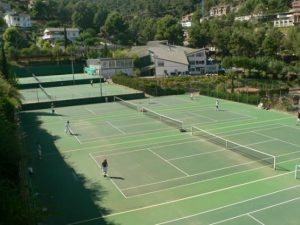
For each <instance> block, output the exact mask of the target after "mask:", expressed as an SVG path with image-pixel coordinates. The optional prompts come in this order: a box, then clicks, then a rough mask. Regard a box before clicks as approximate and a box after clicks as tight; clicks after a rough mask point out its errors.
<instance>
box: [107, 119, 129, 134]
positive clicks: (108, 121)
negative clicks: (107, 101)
mask: <svg viewBox="0 0 300 225" xmlns="http://www.w3.org/2000/svg"><path fill="white" fill-rule="evenodd" d="M105 122H106V123H108V124H109V125H110V126H112V127H113V128H115V129H117V130H118V131H120V132H121V133H122V134H126V132H124V131H122V130H121V129H120V128H119V127H117V126H115V125H113V124H112V123H111V122H109V121H105Z"/></svg>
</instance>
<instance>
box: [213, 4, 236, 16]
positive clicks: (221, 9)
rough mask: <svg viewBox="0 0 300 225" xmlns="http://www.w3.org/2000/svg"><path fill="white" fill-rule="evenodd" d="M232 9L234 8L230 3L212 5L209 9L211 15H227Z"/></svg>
mask: <svg viewBox="0 0 300 225" xmlns="http://www.w3.org/2000/svg"><path fill="white" fill-rule="evenodd" d="M231 11H232V8H231V6H230V5H219V6H214V7H211V8H210V10H209V15H210V16H212V17H217V16H223V15H227V14H228V13H229V12H231Z"/></svg>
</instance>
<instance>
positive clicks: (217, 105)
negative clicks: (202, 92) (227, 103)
mask: <svg viewBox="0 0 300 225" xmlns="http://www.w3.org/2000/svg"><path fill="white" fill-rule="evenodd" d="M219 106H220V102H219V100H218V99H217V101H216V110H219Z"/></svg>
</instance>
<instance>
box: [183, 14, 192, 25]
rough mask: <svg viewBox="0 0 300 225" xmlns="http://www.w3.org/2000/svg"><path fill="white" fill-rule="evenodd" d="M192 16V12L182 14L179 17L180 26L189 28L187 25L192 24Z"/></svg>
mask: <svg viewBox="0 0 300 225" xmlns="http://www.w3.org/2000/svg"><path fill="white" fill-rule="evenodd" d="M192 18H193V13H190V14H187V15H184V16H183V17H182V18H181V26H182V27H183V28H189V27H191V26H192Z"/></svg>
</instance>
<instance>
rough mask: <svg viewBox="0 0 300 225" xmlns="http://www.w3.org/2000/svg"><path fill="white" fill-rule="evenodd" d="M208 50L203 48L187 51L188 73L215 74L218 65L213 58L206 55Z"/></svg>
mask: <svg viewBox="0 0 300 225" xmlns="http://www.w3.org/2000/svg"><path fill="white" fill-rule="evenodd" d="M207 53H208V51H207V49H205V48H202V49H197V50H194V51H192V52H190V53H187V54H186V56H187V58H188V61H189V72H190V74H217V73H218V70H219V65H218V64H217V63H215V60H214V59H213V58H211V57H209V56H208V55H207Z"/></svg>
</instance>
